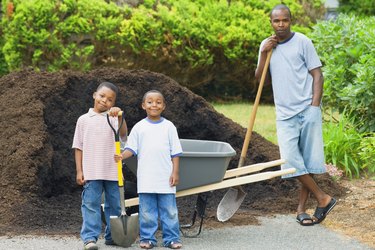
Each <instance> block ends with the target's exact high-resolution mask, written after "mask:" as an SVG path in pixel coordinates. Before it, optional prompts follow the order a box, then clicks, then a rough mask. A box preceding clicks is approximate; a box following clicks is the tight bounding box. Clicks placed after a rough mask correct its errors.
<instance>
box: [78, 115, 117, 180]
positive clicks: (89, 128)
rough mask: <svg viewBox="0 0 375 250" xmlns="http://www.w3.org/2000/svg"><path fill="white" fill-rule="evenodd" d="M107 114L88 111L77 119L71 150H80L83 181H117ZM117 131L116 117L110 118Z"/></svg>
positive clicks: (113, 147)
mask: <svg viewBox="0 0 375 250" xmlns="http://www.w3.org/2000/svg"><path fill="white" fill-rule="evenodd" d="M106 116H107V112H104V113H96V112H95V111H94V109H92V108H91V109H90V110H89V111H88V113H86V114H84V115H82V116H80V117H79V118H78V121H77V124H76V129H75V132H74V138H73V146H72V148H76V149H80V150H82V154H83V157H82V168H83V176H84V179H85V180H110V181H117V164H116V162H115V160H114V154H115V136H114V133H113V131H112V129H111V128H110V126H109V124H108V122H107V117H106ZM110 122H111V124H112V126H113V127H114V128H115V129H117V127H118V119H117V117H110Z"/></svg>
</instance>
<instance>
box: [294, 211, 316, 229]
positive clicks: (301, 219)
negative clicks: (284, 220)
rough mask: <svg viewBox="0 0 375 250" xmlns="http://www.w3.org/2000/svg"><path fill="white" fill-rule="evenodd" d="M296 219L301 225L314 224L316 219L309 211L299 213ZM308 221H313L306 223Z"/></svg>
mask: <svg viewBox="0 0 375 250" xmlns="http://www.w3.org/2000/svg"><path fill="white" fill-rule="evenodd" d="M296 220H297V222H298V223H299V224H300V225H301V226H314V224H315V223H314V220H313V219H312V218H311V217H310V215H308V214H307V213H300V214H299V215H297V218H296ZM306 221H311V223H309V222H308V223H306Z"/></svg>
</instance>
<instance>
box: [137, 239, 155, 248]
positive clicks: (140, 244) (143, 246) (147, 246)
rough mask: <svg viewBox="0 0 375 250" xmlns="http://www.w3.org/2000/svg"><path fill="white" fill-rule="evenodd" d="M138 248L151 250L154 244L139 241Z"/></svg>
mask: <svg viewBox="0 0 375 250" xmlns="http://www.w3.org/2000/svg"><path fill="white" fill-rule="evenodd" d="M139 247H140V248H142V249H151V248H153V247H154V243H153V242H152V241H141V243H139Z"/></svg>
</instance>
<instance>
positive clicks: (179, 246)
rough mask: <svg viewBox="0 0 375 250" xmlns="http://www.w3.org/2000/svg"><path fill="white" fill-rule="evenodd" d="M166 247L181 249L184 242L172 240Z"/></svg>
mask: <svg viewBox="0 0 375 250" xmlns="http://www.w3.org/2000/svg"><path fill="white" fill-rule="evenodd" d="M165 247H168V248H170V249H180V248H182V243H181V242H178V241H177V242H173V241H172V242H170V243H169V244H166V245H165Z"/></svg>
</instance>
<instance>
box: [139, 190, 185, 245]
mask: <svg viewBox="0 0 375 250" xmlns="http://www.w3.org/2000/svg"><path fill="white" fill-rule="evenodd" d="M158 218H160V223H161V229H162V232H163V244H164V245H168V244H170V243H171V242H172V241H173V242H180V224H179V222H178V211H177V206H176V196H175V194H155V193H140V194H139V227H140V241H141V242H142V241H151V242H152V243H154V245H156V242H157V240H156V237H155V233H156V231H157V229H158Z"/></svg>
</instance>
